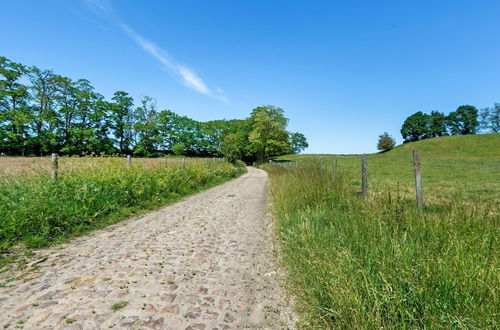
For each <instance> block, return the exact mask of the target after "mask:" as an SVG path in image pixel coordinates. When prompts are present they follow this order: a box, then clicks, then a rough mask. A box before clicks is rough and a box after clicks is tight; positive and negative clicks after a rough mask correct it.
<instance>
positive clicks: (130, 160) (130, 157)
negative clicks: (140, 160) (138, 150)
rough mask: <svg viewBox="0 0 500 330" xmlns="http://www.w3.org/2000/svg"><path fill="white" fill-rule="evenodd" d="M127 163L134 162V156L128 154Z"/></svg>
mask: <svg viewBox="0 0 500 330" xmlns="http://www.w3.org/2000/svg"><path fill="white" fill-rule="evenodd" d="M127 164H128V166H130V165H131V164H132V156H130V155H127Z"/></svg>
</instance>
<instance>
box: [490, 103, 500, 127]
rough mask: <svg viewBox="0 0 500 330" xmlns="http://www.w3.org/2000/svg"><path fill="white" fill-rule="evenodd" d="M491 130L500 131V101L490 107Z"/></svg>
mask: <svg viewBox="0 0 500 330" xmlns="http://www.w3.org/2000/svg"><path fill="white" fill-rule="evenodd" d="M489 120H490V130H491V132H492V133H500V103H495V104H494V105H493V108H490V116H489Z"/></svg>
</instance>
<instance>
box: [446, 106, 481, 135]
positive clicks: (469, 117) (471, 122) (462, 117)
mask: <svg viewBox="0 0 500 330" xmlns="http://www.w3.org/2000/svg"><path fill="white" fill-rule="evenodd" d="M448 125H449V127H450V130H451V133H452V134H453V135H466V134H475V133H476V131H477V129H478V127H479V121H478V110H477V109H476V107H474V106H472V105H461V106H459V107H458V108H457V110H456V111H454V112H452V113H450V114H449V115H448Z"/></svg>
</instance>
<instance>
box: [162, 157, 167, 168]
mask: <svg viewBox="0 0 500 330" xmlns="http://www.w3.org/2000/svg"><path fill="white" fill-rule="evenodd" d="M163 163H164V165H165V167H168V158H167V156H165V158H163Z"/></svg>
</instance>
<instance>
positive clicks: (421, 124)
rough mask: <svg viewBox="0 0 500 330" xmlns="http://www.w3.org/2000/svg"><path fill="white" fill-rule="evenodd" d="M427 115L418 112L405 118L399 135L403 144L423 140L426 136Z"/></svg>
mask: <svg viewBox="0 0 500 330" xmlns="http://www.w3.org/2000/svg"><path fill="white" fill-rule="evenodd" d="M428 126H429V115H427V114H424V113H423V112H422V111H418V112H416V113H414V114H413V115H411V116H409V117H408V118H406V120H405V121H404V123H403V126H402V127H401V135H402V136H403V139H404V142H405V143H406V142H412V141H418V140H421V139H424V138H425V137H426V135H428Z"/></svg>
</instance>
